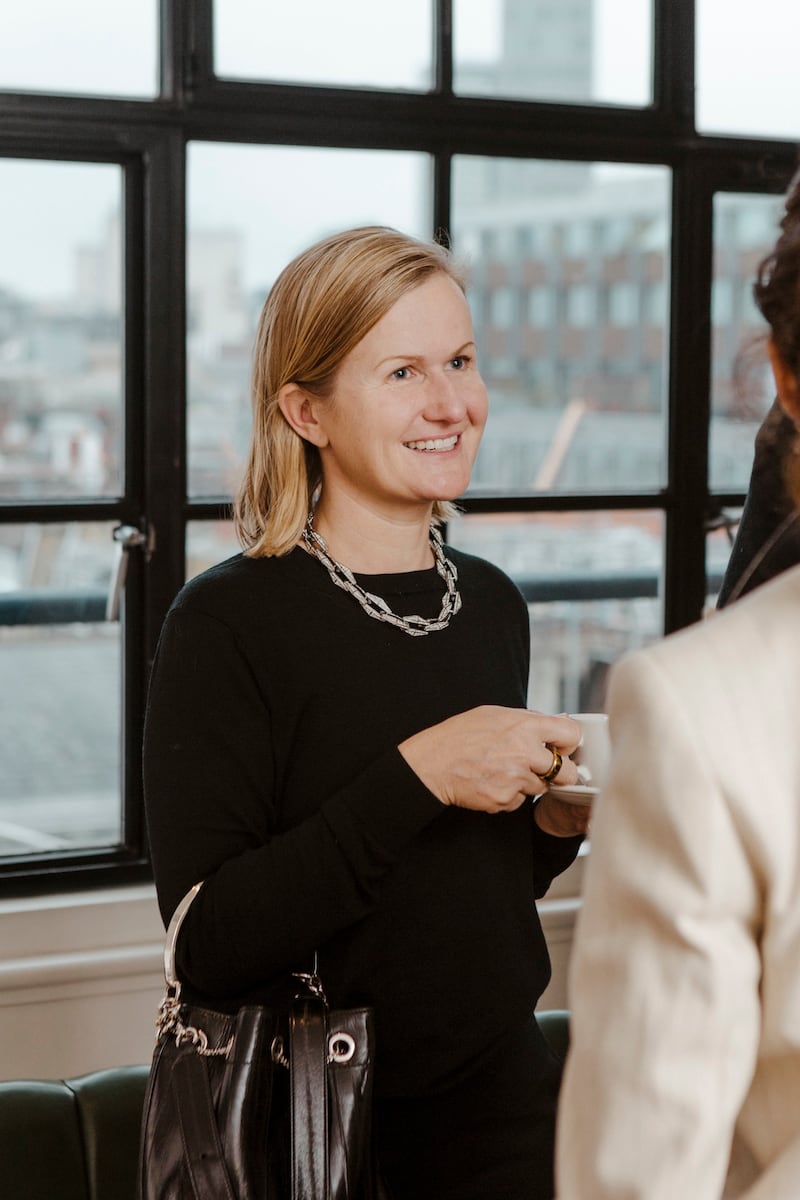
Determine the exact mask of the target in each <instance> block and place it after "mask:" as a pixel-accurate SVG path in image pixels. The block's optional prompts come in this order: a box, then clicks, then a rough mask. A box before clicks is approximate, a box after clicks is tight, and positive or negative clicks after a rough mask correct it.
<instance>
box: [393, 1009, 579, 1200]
mask: <svg viewBox="0 0 800 1200" xmlns="http://www.w3.org/2000/svg"><path fill="white" fill-rule="evenodd" d="M561 1070H562V1063H561V1061H560V1060H559V1059H558V1058H557V1057H556V1055H555V1054H553V1052H552V1051H551V1050H550V1048H549V1046H548V1045H547V1043H546V1042H545V1040H544V1038H543V1036H542V1034H541V1032H540V1031H539V1028H538V1026H537V1025H536V1022H535V1020H534V1019H531V1021H530V1022H529V1023H528V1024H526V1025H525V1026H524V1027H523V1028H522V1029H519V1030H517V1031H515V1032H514V1034H513V1035H511V1036H510V1037H508V1038H506V1039H505V1041H504V1042H503V1043H502V1044H501V1045H500V1046H499V1047H498V1048H497V1050H496V1051H495V1052H494V1053H493V1054H492V1056H491V1057H490V1058H489V1059H487V1060H486V1061H485V1062H483V1063H482V1064H481V1066H480V1067H479V1068H478V1069H477V1070H476V1071H475V1072H474V1073H473V1074H472V1075H471V1076H469V1077H468V1078H467V1080H466V1081H465V1082H463V1083H460V1084H459V1086H458V1087H456V1088H453V1089H452V1090H450V1091H445V1092H441V1093H437V1094H436V1095H434V1096H424V1097H415V1098H405V1097H404V1098H402V1099H388V1100H387V1099H384V1100H379V1101H378V1102H377V1106H376V1113H375V1121H376V1129H375V1135H376V1141H377V1150H378V1158H379V1160H380V1164H381V1174H382V1176H383V1179H384V1182H385V1184H386V1187H387V1189H388V1192H389V1196H390V1200H553V1194H554V1190H555V1189H554V1184H553V1155H554V1146H555V1118H556V1104H557V1101H558V1089H559V1086H560V1083H561Z"/></svg>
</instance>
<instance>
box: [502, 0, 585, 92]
mask: <svg viewBox="0 0 800 1200" xmlns="http://www.w3.org/2000/svg"><path fill="white" fill-rule="evenodd" d="M592 7H593V0H504V4H503V27H502V28H503V43H502V44H503V49H502V55H501V58H500V61H499V62H498V64H497V72H496V76H495V84H496V86H497V91H498V94H499V95H504V96H514V97H518V98H527V99H535V100H566V101H571V102H572V103H580V102H583V101H590V100H591V98H592V57H593V29H592Z"/></svg>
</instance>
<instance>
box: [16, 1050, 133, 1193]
mask: <svg viewBox="0 0 800 1200" xmlns="http://www.w3.org/2000/svg"><path fill="white" fill-rule="evenodd" d="M147 1074H148V1068H147V1067H146V1066H136V1067H114V1068H110V1069H108V1070H105V1071H95V1072H94V1073H93V1074H91V1075H82V1076H80V1077H79V1078H77V1079H58V1080H19V1081H14V1082H12V1083H0V1164H2V1171H1V1175H0V1194H2V1196H4V1197H6V1196H7V1197H8V1200H135V1198H136V1189H137V1162H138V1157H139V1128H140V1123H141V1115H142V1106H143V1103H144V1092H145V1086H146V1083H147Z"/></svg>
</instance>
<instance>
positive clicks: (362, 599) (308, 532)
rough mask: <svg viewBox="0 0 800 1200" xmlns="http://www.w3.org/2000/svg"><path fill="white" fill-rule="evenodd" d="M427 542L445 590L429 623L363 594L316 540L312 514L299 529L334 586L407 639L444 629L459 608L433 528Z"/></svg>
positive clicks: (451, 568)
mask: <svg viewBox="0 0 800 1200" xmlns="http://www.w3.org/2000/svg"><path fill="white" fill-rule="evenodd" d="M430 541H431V549H432V550H433V557H434V559H435V560H436V570H437V571H438V572H439V574H440V575H441V577H442V579H443V580H444V582H445V588H446V591H445V594H444V600H443V602H442V609H441V612H440V613H439V616H438V617H436V618H435V619H433V620H429V619H428V618H427V617H417V616H408V617H401V616H398V614H397V613H395V612H392V610H391V608H389V605H388V604H387V603H386V601H385V600H384V599H382V597H381V596H376V595H374V594H373V593H372V592H367V591H365V590H364V588H362V587H361V586H360V585H359V584H358V583H356V580H355V576H354V575H353V572H352V571H351V570H350V568H349V567H346V566H344V564H343V563H340V562H337V561H336V559H335V558H331V556H330V554H329V553H328V547H327V545H326V544H325V540H324V538H322V537H320V535H319V534H318V533H317V531H316V530H315V528H314V514H313V513H309V514H308V520H307V521H306V525H305V529H304V530H303V542H304V543H305V545H306V547H307V549H308V550H309V551H310V552H311V553H312V554H313V555H314V557H315V558H318V559H319V561H320V562H321V563H322V565H323V566H324V567H325V569H326V570H327V572H328V574H329V575H330V577H331V579H332V580H333V582H334V583H335V584H336V586H337V587H340V588H342V589H343V590H344V591H345V592H349V593H350V595H351V596H353V597H355V599H356V600H357V601H358V603H359V604H360V605H361V607H362V608H363V610H364V612H365V613H366V614H367V616H369V617H374V618H375V620H376V621H385V622H386V623H387V624H389V625H395V626H396V627H397V628H398V629H402V630H403V632H404V633H407V634H409V635H410V636H411V637H424V636H425V634H427V633H435V632H436V630H438V629H446V628H447V626H448V625H449V624H450V618H451V617H454V616H455V614H456V613H457V612H458V610H459V609H460V608H461V595H460V593H459V591H458V586H457V583H458V571H457V570H456V567H455V564H454V563H452V562H451V561H450V559H449V558H448V557H447V555H446V554H445V552H444V545H443V543H442V535H441V534H440V532H439V530H438V529H437V528H436V526H435V525H431V528H430Z"/></svg>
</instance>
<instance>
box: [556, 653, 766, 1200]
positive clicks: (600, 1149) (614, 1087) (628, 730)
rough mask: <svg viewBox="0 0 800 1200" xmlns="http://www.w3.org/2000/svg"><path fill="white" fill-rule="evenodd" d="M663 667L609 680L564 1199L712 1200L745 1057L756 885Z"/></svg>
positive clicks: (579, 951) (642, 666)
mask: <svg viewBox="0 0 800 1200" xmlns="http://www.w3.org/2000/svg"><path fill="white" fill-rule="evenodd" d="M690 657H691V656H690ZM669 662H670V660H669V658H667V664H669ZM663 666H664V660H663V658H662V659H661V660H659V659H658V657H657V656H653V655H648V654H641V655H635V656H633V657H632V658H630V659H628V660H624V661H623V662H622V663H621V664H619V665H618V666H617V667H616V668H615V670H614V671H613V672H612V680H611V686H610V690H609V712H610V719H611V730H612V738H613V741H614V767H613V771H612V777H611V779H610V781H609V783H608V786H607V789H606V792H605V793H604V795H603V797H602V798H601V800H600V801H599V803H598V811H597V814H596V816H595V821H594V826H593V831H592V849H591V854H590V860H589V864H588V872H587V883H586V889H585V895H584V903H583V909H582V912H581V915H580V919H579V923H578V929H577V933H576V944H575V947H574V954H573V960H572V966H571V972H570V979H569V1000H570V1006H571V1008H572V1013H573V1024H572V1045H571V1050H570V1054H569V1058H568V1062H567V1069H566V1075H565V1081H564V1088H563V1092H562V1099H561V1109H560V1115H559V1128H558V1175H557V1178H558V1197H559V1200H676V1197H680V1196H687V1197H691V1198H692V1200H719V1197H720V1196H721V1195H722V1192H723V1186H724V1181H725V1176H726V1171H727V1167H728V1159H729V1153H730V1148H731V1143H732V1139H733V1135H734V1127H735V1124H736V1120H737V1116H738V1114H739V1111H740V1108H741V1106H742V1103H743V1100H744V1097H745V1096H746V1094H747V1091H748V1088H749V1086H750V1082H751V1078H752V1075H753V1071H754V1065H755V1062H756V1058H757V1050H758V1043H759V1033H760V999H759V986H760V980H761V963H760V958H759V946H758V937H759V926H758V922H759V903H760V899H759V884H758V881H757V879H756V878H755V876H754V872H753V870H752V864H751V862H750V861H749V855H748V853H747V851H746V849H745V847H744V844H743V841H742V838H741V830H740V828H739V827H738V824H737V821H736V820H735V818H734V816H733V815H732V813H731V810H730V807H729V805H728V802H727V797H726V795H725V790H724V788H723V787H722V786H721V784H720V779H719V776H718V774H717V773H716V772H715V771H714V770H713V769H711V768H710V767H709V746H708V743H707V740H706V738H707V732H706V730H705V729H704V727H703V726H702V725H700V726H698V725H696V724H695V723H694V722H693V721H692V720H691V719H690V718H689V717H688V716H687V694H688V690H689V689H690V688H691V686H692V685H691V682H690V680H689V678H688V677H687V678H684V679H683V680H682V683H683V685H684V686H683V687H681V685H680V683H679V682H678V681H680V680H681V678H682V677H681V676H680V673H678V675H677V679H676V678H675V677H674V676H670V675H669V674H668V673H667V672H666V671H664V670H663V669H662V667H663ZM709 667H711V668H712V671H709V675H710V676H711V679H706V681H705V685H702V684H701V689H700V690H702V688H703V686H705V688H706V689H709V688H713V684H712V682H711V680H713V678H714V676H713V664H711V663H710V662H708V661H706V660H705V659H703V658H702V657H701V659H700V660H699V662H698V665H697V674H698V676H699V677H700V679H701V680H702V678H703V672H704V670H707V669H708V668H709ZM697 690H698V688H697V686H695V691H697ZM707 710H708V706H707ZM709 717H710V723H711V724H713V721H714V711H713V708H712V709H711V711H710V713H709ZM704 734H705V735H706V736H705V737H704ZM729 736H731V733H730V732H729ZM715 749H716V747H715ZM768 1194H769V1195H770V1196H772V1195H773V1193H772V1192H770V1193H768ZM780 1194H781V1195H788V1193H780ZM758 1195H761V1193H758Z"/></svg>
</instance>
